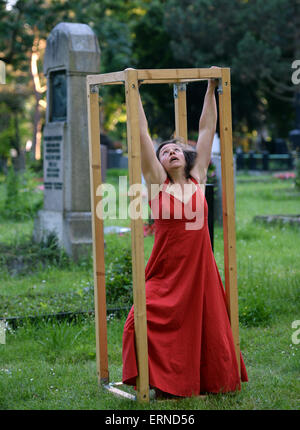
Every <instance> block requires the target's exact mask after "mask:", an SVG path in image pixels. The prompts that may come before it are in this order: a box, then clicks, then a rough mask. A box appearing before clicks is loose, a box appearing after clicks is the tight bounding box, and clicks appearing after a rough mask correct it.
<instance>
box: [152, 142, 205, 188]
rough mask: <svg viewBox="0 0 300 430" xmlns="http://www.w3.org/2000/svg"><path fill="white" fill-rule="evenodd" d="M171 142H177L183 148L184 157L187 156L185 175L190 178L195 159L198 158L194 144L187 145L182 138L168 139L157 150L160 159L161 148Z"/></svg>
mask: <svg viewBox="0 0 300 430" xmlns="http://www.w3.org/2000/svg"><path fill="white" fill-rule="evenodd" d="M170 143H175V144H176V145H178V146H179V147H180V148H181V149H182V152H183V154H184V158H185V169H184V173H185V177H186V178H187V179H188V178H189V177H190V171H191V170H192V168H193V167H194V165H195V161H196V158H197V152H196V151H195V149H194V148H193V147H192V146H190V145H187V144H185V143H182V141H181V140H180V139H171V140H166V141H164V142H162V143H160V144H159V146H158V148H157V150H156V157H157V158H158V160H159V154H160V151H161V149H162V148H163V147H164V146H165V145H169V144H170ZM167 175H168V173H167ZM168 177H169V179H170V180H171V181H172V178H170V176H169V175H168Z"/></svg>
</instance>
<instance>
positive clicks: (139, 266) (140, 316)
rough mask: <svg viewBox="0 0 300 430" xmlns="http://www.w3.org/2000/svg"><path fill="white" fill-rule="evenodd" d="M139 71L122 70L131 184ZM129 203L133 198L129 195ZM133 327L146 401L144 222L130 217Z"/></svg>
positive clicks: (136, 161)
mask: <svg viewBox="0 0 300 430" xmlns="http://www.w3.org/2000/svg"><path fill="white" fill-rule="evenodd" d="M138 91H139V90H138V72H137V70H134V69H126V70H125V93H126V109H127V140H128V155H129V156H128V162H129V163H128V164H129V166H128V167H129V182H130V185H133V184H141V182H142V181H141V179H142V176H141V175H142V172H141V148H140V127H139V112H138ZM131 201H132V196H131ZM131 246H132V278H133V279H132V280H133V303H134V326H135V340H136V353H137V362H138V363H137V364H138V377H137V381H136V384H137V400H139V401H145V402H149V369H148V338H147V314H146V292H145V261H144V230H143V219H142V217H139V218H137V219H132V217H131Z"/></svg>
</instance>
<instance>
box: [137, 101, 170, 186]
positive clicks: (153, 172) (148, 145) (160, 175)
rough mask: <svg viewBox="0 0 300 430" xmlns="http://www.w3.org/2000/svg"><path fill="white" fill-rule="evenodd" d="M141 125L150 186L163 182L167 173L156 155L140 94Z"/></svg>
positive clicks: (145, 168)
mask: <svg viewBox="0 0 300 430" xmlns="http://www.w3.org/2000/svg"><path fill="white" fill-rule="evenodd" d="M139 126H140V141H141V158H142V172H143V176H144V178H145V181H146V183H147V185H148V186H150V185H151V184H161V183H163V182H164V181H165V179H166V177H167V174H166V172H165V170H164V168H163V167H162V165H161V164H160V162H159V160H158V159H157V157H156V153H155V148H154V145H153V142H152V139H151V137H150V134H149V132H148V121H147V118H146V115H145V112H144V108H143V104H142V100H141V97H140V95H139Z"/></svg>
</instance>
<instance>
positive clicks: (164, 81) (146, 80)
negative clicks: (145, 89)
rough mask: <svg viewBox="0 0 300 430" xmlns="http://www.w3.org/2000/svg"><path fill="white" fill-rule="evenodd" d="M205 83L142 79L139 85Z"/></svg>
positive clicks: (186, 80) (185, 80) (187, 80)
mask: <svg viewBox="0 0 300 430" xmlns="http://www.w3.org/2000/svg"><path fill="white" fill-rule="evenodd" d="M199 81H207V79H155V80H153V79H143V80H141V81H140V83H141V84H188V83H189V82H199Z"/></svg>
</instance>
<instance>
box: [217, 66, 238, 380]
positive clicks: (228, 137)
mask: <svg viewBox="0 0 300 430" xmlns="http://www.w3.org/2000/svg"><path fill="white" fill-rule="evenodd" d="M221 85H222V87H221V89H220V91H219V120H220V146H221V166H222V203H223V232H224V269H225V290H226V304H227V310H228V314H229V318H230V324H231V328H232V333H233V340H234V345H235V351H236V358H237V362H238V367H239V374H240V375H241V369H240V365H241V362H240V342H239V317H238V290H237V267H236V234H235V202H234V166H233V147H232V122H231V84H230V69H229V68H222V80H221Z"/></svg>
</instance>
